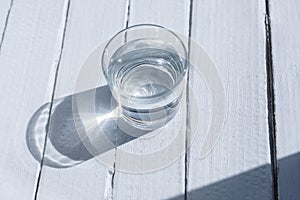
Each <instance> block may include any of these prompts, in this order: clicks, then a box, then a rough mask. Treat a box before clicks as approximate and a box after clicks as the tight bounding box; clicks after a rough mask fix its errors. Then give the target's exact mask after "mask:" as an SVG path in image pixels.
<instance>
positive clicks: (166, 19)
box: [113, 0, 189, 199]
mask: <svg viewBox="0 0 300 200" xmlns="http://www.w3.org/2000/svg"><path fill="white" fill-rule="evenodd" d="M130 2H131V4H130V15H129V26H130V25H134V24H148V23H150V24H157V25H161V26H164V27H166V28H168V29H170V30H173V31H175V32H178V33H180V34H182V35H184V36H186V37H187V36H188V30H189V1H188V0H186V1H171V0H166V1H158V0H154V1H147V0H143V1H140V0H131V1H130ZM184 42H187V40H185V41H184ZM183 101H185V98H183ZM183 105H184V106H185V104H184V102H183ZM183 109H184V110H183V112H185V107H184V108H183ZM177 116H181V117H183V124H181V125H182V129H180V126H178V124H180V123H178V124H176V122H178V121H176V120H178V119H176V120H175V121H174V120H173V121H171V122H170V124H168V125H167V126H166V127H164V128H163V129H162V130H161V132H157V133H156V134H155V133H150V136H149V135H146V136H145V137H141V138H138V139H136V140H134V141H131V142H130V143H128V144H125V145H123V146H121V147H118V148H117V152H116V164H115V166H116V171H115V176H114V181H113V183H114V184H113V198H114V199H166V198H169V197H172V196H174V195H178V194H183V193H184V185H185V184H184V178H185V163H184V151H183V149H182V151H181V153H183V154H180V156H181V157H180V156H178V159H177V160H176V161H175V162H173V163H168V164H169V165H168V164H167V165H162V166H160V165H157V168H151V167H149V166H150V165H151V164H153V163H158V164H161V163H160V162H161V161H162V160H167V157H168V156H170V157H172V156H173V155H175V153H173V152H172V153H170V152H169V153H166V154H165V155H164V153H163V151H162V149H163V147H164V146H168V145H170V142H171V141H172V140H173V139H174V136H176V134H178V135H181V134H182V136H183V137H182V138H181V140H180V142H181V143H180V144H179V146H177V147H176V148H177V149H178V148H179V149H180V148H181V147H183V148H184V145H185V140H184V136H185V113H179V114H177ZM124 152H125V153H124ZM152 152H161V156H160V158H158V157H155V158H154V160H151V159H150V157H151V156H145V157H144V156H143V155H145V154H146V153H148V154H149V155H156V154H152ZM174 152H175V150H174ZM126 153H127V154H126ZM134 154H139V155H140V156H139V155H137V156H132V155H134ZM131 156H132V157H131ZM129 158H132V160H131V159H129ZM160 159H162V160H160ZM130 165H131V166H130ZM127 167H128V168H127ZM160 167H164V168H162V169H160ZM148 170H150V171H151V172H149V171H148Z"/></svg>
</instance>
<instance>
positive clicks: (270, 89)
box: [265, 0, 278, 200]
mask: <svg viewBox="0 0 300 200" xmlns="http://www.w3.org/2000/svg"><path fill="white" fill-rule="evenodd" d="M265 4H266V6H265V7H266V14H265V33H266V71H267V101H268V125H269V142H270V156H271V165H272V178H273V193H274V199H275V200H278V165H277V149H276V118H275V95H274V76H273V70H274V68H273V57H272V31H271V16H270V7H269V6H270V5H269V0H265Z"/></svg>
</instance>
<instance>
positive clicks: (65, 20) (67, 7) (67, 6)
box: [34, 0, 71, 200]
mask: <svg viewBox="0 0 300 200" xmlns="http://www.w3.org/2000/svg"><path fill="white" fill-rule="evenodd" d="M66 1H67V2H66V4H65V7H64V10H63V17H64V18H63V24H62V29H61V30H62V32H61V35H60V39H61V40H60V50H59V52H58V55H57V57H58V58H57V59H54V64H55V66H56V67H55V72H54V81H53V87H52V93H51V101H50V107H49V113H48V118H47V124H46V135H45V139H44V146H43V151H42V158H41V161H40V168H39V172H38V177H37V181H36V187H35V192H34V200H37V196H38V190H39V185H40V180H41V175H42V170H43V164H44V156H45V151H46V146H47V137H48V131H49V124H50V118H51V114H52V107H53V100H54V95H55V89H56V82H57V75H58V70H59V66H60V61H61V57H62V53H63V48H64V41H65V35H66V29H67V23H68V18H69V10H70V4H71V0H66Z"/></svg>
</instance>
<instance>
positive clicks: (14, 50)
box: [0, 0, 64, 199]
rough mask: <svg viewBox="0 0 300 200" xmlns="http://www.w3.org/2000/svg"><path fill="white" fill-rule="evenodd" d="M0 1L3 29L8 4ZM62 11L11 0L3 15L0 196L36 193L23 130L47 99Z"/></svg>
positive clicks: (56, 4)
mask: <svg viewBox="0 0 300 200" xmlns="http://www.w3.org/2000/svg"><path fill="white" fill-rule="evenodd" d="M0 4H1V6H0V7H1V8H0V10H1V11H0V13H1V20H0V21H1V22H0V24H1V31H2V28H3V25H4V24H3V20H2V16H3V15H2V14H3V13H4V14H7V11H8V10H7V9H8V8H9V7H8V6H9V4H10V2H7V1H1V3H0ZM2 6H3V7H2ZM63 9H64V2H62V1H52V0H50V1H31V0H29V1H20V0H15V1H14V2H13V4H12V7H11V11H10V16H9V18H8V19H7V26H6V32H5V38H3V43H2V46H1V56H0V69H1V74H0V77H1V78H0V88H1V97H2V98H1V100H0V110H1V113H0V119H1V120H0V127H1V133H0V134H1V138H2V139H1V142H0V143H1V145H0V149H1V159H0V177H1V178H0V180H1V181H0V193H1V198H2V199H33V197H34V194H35V187H36V181H37V176H38V172H39V168H40V164H39V163H38V162H37V161H36V160H35V159H34V158H33V157H32V156H31V154H30V152H29V151H28V147H27V145H26V128H27V125H28V121H29V119H30V117H31V116H32V115H33V113H34V112H35V110H36V109H37V108H39V107H40V106H41V105H42V104H44V103H45V102H48V101H50V99H51V91H52V87H51V86H52V84H53V78H54V69H55V65H54V63H55V60H54V59H55V57H56V55H57V53H58V52H59V45H58V43H57V39H58V37H59V33H60V31H61V20H62V13H63ZM2 11H3V13H2ZM5 17H6V16H5ZM46 114H47V113H46Z"/></svg>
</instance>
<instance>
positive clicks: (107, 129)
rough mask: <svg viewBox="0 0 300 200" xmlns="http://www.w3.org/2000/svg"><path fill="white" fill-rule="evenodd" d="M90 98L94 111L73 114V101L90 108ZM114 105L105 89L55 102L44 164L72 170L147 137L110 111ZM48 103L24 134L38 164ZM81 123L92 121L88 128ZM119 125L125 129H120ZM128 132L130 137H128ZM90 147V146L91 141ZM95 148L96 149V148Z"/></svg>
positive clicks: (44, 132)
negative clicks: (73, 167)
mask: <svg viewBox="0 0 300 200" xmlns="http://www.w3.org/2000/svg"><path fill="white" fill-rule="evenodd" d="M91 97H93V98H95V105H94V106H93V107H92V108H93V109H87V110H85V111H81V113H80V115H79V114H78V113H79V112H77V111H76V109H75V110H74V107H76V104H77V102H76V100H78V99H79V98H80V104H81V105H80V106H83V107H84V106H85V105H84V104H86V105H87V106H86V107H90V105H88V104H89V103H90V99H91ZM116 107H117V103H116V101H115V100H114V98H113V97H112V94H111V92H110V90H109V87H108V86H102V87H98V88H96V89H92V90H88V91H84V92H81V93H78V94H74V95H69V96H66V97H63V98H59V99H55V100H54V102H53V107H52V114H51V116H50V124H49V129H48V130H49V133H48V134H47V137H48V138H47V148H46V152H45V155H44V164H45V165H47V166H50V167H54V168H65V167H72V166H75V165H77V164H79V163H82V162H84V161H87V160H89V159H91V158H93V157H96V156H98V155H100V154H102V153H104V152H106V151H108V150H111V149H113V148H115V147H117V146H120V145H122V144H124V143H126V142H129V141H131V140H133V139H136V138H137V137H138V136H141V135H144V134H146V133H148V132H149V131H148V132H147V131H144V130H140V129H136V128H134V127H131V126H130V125H129V124H127V123H126V122H124V121H123V119H122V118H120V117H118V116H113V115H112V111H113V110H114V109H115V108H116ZM49 108H50V103H47V104H44V105H43V106H41V107H40V108H39V109H38V110H37V111H36V112H35V113H34V114H33V116H32V117H31V119H30V120H29V122H28V125H27V130H26V143H27V147H28V149H29V151H30V153H31V154H32V156H33V157H34V158H35V159H36V160H37V161H39V162H40V161H41V157H42V151H43V145H44V141H45V135H46V127H47V122H48V116H49ZM83 121H91V122H90V123H89V124H88V126H87V125H86V124H84V123H83ZM120 124H121V125H122V124H123V126H126V130H125V129H120ZM129 132H130V135H129V134H127V133H129ZM91 137H92V138H93V143H94V144H91V143H90V141H89V140H90V138H91ZM95 144H96V145H95Z"/></svg>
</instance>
